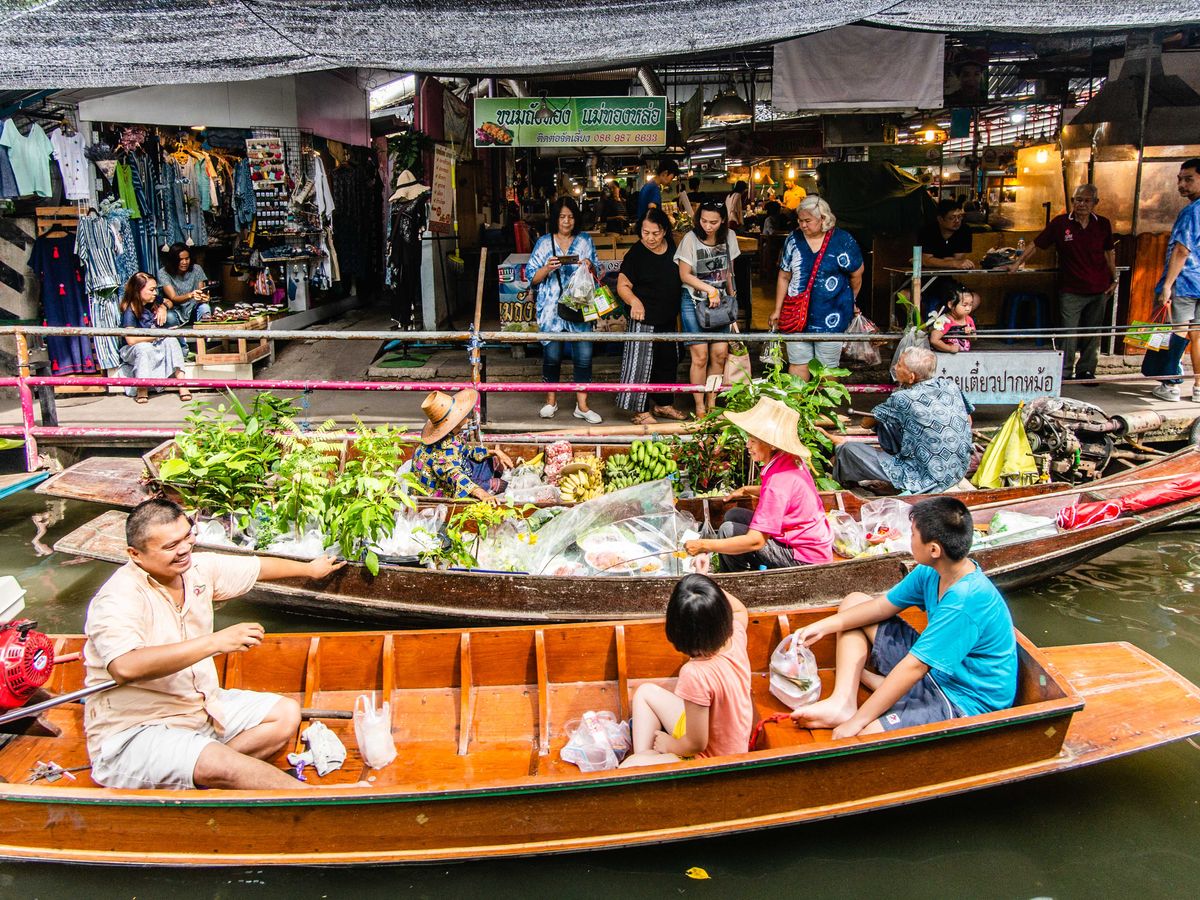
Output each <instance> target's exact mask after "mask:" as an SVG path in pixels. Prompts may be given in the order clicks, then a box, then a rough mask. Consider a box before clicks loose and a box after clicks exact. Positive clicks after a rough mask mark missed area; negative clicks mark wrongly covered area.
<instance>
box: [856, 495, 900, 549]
mask: <svg viewBox="0 0 1200 900" xmlns="http://www.w3.org/2000/svg"><path fill="white" fill-rule="evenodd" d="M911 509H912V507H911V506H909V505H908V504H907V503H905V502H904V501H903V500H897V499H896V498H895V497H881V498H879V499H878V500H872V501H871V502H870V503H864V504H863V505H862V509H861V510H859V514H858V519H859V522H861V523H862V528H863V536H864V538H865V540H866V542H867V547H866V552H867V554H869V555H873V554H876V553H907V552H908V551H909V549H911V540H912V522H911V521H910V520H909V518H908V514H909V512H910V511H911Z"/></svg>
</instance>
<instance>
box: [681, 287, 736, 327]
mask: <svg viewBox="0 0 1200 900" xmlns="http://www.w3.org/2000/svg"><path fill="white" fill-rule="evenodd" d="M692 302H693V303H695V304H696V323H697V324H698V325H699V326H700V327H701V328H703V329H704V330H705V331H715V330H716V329H718V328H726V327H728V326H730V325H732V324H733V323H734V322H736V321H737V317H738V302H737V297H734V296H733V295H732V294H725V293H722V294H721V301H720V302H719V303H718V304H717V305H716V306H709V305H708V301H707V300H696V299H695V298H694V297H693V298H692Z"/></svg>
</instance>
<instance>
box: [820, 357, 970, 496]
mask: <svg viewBox="0 0 1200 900" xmlns="http://www.w3.org/2000/svg"><path fill="white" fill-rule="evenodd" d="M936 367H937V357H936V356H935V355H934V354H933V352H932V351H930V350H925V349H922V348H920V347H909V348H908V349H907V350H905V351H904V353H902V354H901V356H900V361H899V363H898V364H897V366H896V380H897V381H898V382H899V383H900V386H901V390H898V391H896V392H895V393H893V394H892V396H891V397H889V398H888V399H887V400H885V401H884V402H883V403H881V404H879V406H877V407H875V411H874V416H875V421H876V432H877V433H878V435H879V447H874V446H870V445H868V444H865V443H861V442H858V443H855V442H851V441H847V440H846V439H845V438H841V437H838V436H835V437H834V441H835V442H836V443H837V444H838V448H837V452H836V454H835V455H834V468H833V477H834V478H836V479H837V480H838V481H839V482H841V483H842V484H854V483H858V482H863V481H883V482H888V483H890V484H892V485H893V486H895V488H896V489H897V490H899V491H901V492H902V493H906V494H933V493H938V492H940V491H946V490H949V489H950V488H952V487H954V486H955V485H956V484H958V483H959V482H960V481H962V479H963V478H964V477H965V476H966V474H967V465H968V463H969V462H970V460H971V413H973V412H974V411H975V407H974V406H972V405H971V402H970V401H969V400H968V399H967V398H966V397H965V396H964V395H963V392H962V391H961V390H960V389H959V387H958V385H957V384H955V383H954V381H953V380H952V379H950V378H944V377H943V378H933V377H932V375H933V373H934V370H935V369H936Z"/></svg>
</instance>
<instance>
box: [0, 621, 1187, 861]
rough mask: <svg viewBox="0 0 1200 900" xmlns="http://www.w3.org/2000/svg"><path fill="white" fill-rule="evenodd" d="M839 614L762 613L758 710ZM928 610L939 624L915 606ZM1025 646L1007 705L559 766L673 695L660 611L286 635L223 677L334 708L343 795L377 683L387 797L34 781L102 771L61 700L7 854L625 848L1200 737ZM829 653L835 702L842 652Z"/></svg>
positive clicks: (1154, 678) (1135, 689)
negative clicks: (663, 758) (656, 760)
mask: <svg viewBox="0 0 1200 900" xmlns="http://www.w3.org/2000/svg"><path fill="white" fill-rule="evenodd" d="M828 611H829V610H827V609H825V610H812V609H810V610H801V611H792V612H787V613H780V614H779V615H777V616H752V620H751V625H750V628H749V655H750V660H751V664H752V667H753V669H754V676H753V679H752V684H753V689H752V692H753V700H754V705H755V715H756V716H757V717H758V718H760V719H763V718H766V717H768V716H770V715H772V714H775V713H778V712H780V711H782V709H783V708H782V707H781V706H780V705H779V704H778V702H777V701H776V700H775V699H774V698H773V697H771V696H770V694H769V693H768V690H767V675H766V672H767V664H768V659H769V656H770V653H771V650H772V648H773V647H774V646H775V645H776V643H777V642H778V641H779V640H780V639H781V637H782V636H783V635H784V634H788V633H790V632H791V631H792V630H794V629H796V628H798V627H802V626H803V625H804V624H806V623H808V622H810V621H812V620H813V619H814V618H816V617H818V616H820V615H823V614H825V613H827V612H828ZM910 620H911V621H912V622H913V624H914V625H915V626H916V627H921V625H922V620H921V618H920V615H919V614H918V615H916V616H911V617H910ZM80 644H81V639H80V638H78V637H67V638H61V639H58V641H57V645H58V648H59V651H61V652H68V651H72V650H77V649H79V646H80ZM1019 648H1020V649H1019V654H1020V675H1019V690H1018V698H1017V703H1016V705H1015V706H1014V708H1012V709H1008V710H1004V711H1001V712H995V713H990V714H987V715H980V716H972V717H969V718H964V719H957V720H952V721H949V722H942V723H938V724H934V725H926V726H920V727H915V728H906V729H902V730H899V731H893V732H890V733H886V734H881V735H872V736H868V737H858V738H849V739H845V740H840V741H834V740H832V738H831V734H830V732H828V731H822V730H813V731H810V730H806V729H800V728H798V727H796V726H795V725H793V724H792V723H791V722H790V721H787V722H782V723H778V724H770V725H767V726H766V727H765V729H764V739H763V740H762V741H761V742H760V749H757V750H754V751H752V752H745V753H740V754H737V755H734V756H728V757H722V758H715V759H695V760H689V761H683V762H679V763H674V764H669V765H663V766H655V767H652V768H643V769H630V770H614V771H606V772H595V773H591V774H582V773H580V772H579V771H578V770H577V769H576V768H575V767H574V766H571V765H570V764H568V763H565V762H563V761H562V760H561V759H560V756H559V752H560V750H561V749H562V746H563V744H564V743H565V741H566V735H565V733H564V731H565V727H566V725H567V723H568V722H569V721H570V720H572V719H576V718H578V717H579V716H580V715H581V714H582V713H583V712H584V711H586V710H609V711H612V712H614V713H616V714H618V715H619V716H622V717H624V716H627V715H628V714H629V698H630V696H631V692H632V691H633V690H635V689H636V688H637V687H638V685H640V684H642V683H644V682H647V681H652V682H656V683H659V684H663V685H665V686H668V687H670V686H672V685H673V682H674V679H675V677H676V676H677V674H678V671H679V667H680V664H681V663H682V661H683V657H682V656H681V655H680V654H679V653H677V652H676V651H675V650H674V648H673V647H671V646H670V644H668V643H667V641H666V640H665V638H664V636H663V626H662V622H661V621H660V620H655V621H641V622H629V623H606V624H588V625H566V626H548V627H522V628H504V629H475V630H464V631H416V632H401V633H383V632H366V633H343V634H288V635H269V636H268V637H267V639H266V640H265V641H264V643H263V644H262V645H261V646H260V647H258V648H256V649H255V650H253V651H251V652H249V653H246V654H240V655H235V656H232V657H225V658H218V660H217V663H218V668H219V670H220V672H221V674H222V678H223V680H224V684H225V686H226V687H241V688H248V689H255V690H270V691H276V692H278V693H281V694H284V695H285V696H289V697H293V698H295V699H296V700H297V701H299V702H300V703H301V705H302V706H303V707H305V708H316V710H319V712H316V713H315V717H317V718H322V719H323V720H324V721H325V724H326V725H327V726H328V727H330V728H331V729H332V730H333V731H334V732H335V733H337V734H338V736H339V737H340V738H341V739H342V741H343V743H344V744H345V745H346V747H347V750H348V751H349V755H348V757H347V760H346V763H345V765H344V766H343V767H342V768H341V769H340V770H339V771H336V772H333V773H330V775H328V776H327V777H326V778H325V779H319V778H317V776H316V775H315V774H310V776H309V777H310V778H312V779H313V780H314V781H316V782H323V783H325V784H334V785H337V784H351V783H353V782H356V781H359V780H361V779H362V777H363V776H364V774H366V770H365V769H364V768H363V766H362V763H361V758H360V756H359V755H358V752H357V745H356V743H355V739H354V737H353V728H352V725H351V723H350V722H349V721H347V720H346V719H344V718H331V717H329V714H328V710H341V711H346V710H350V709H352V708H353V706H354V700H355V697H356V696H358V695H359V694H361V693H364V692H380V696H381V699H387V700H389V701H390V702H391V711H392V712H391V714H392V734H393V737H394V738H395V741H396V743H397V745H398V749H399V756H398V757H397V759H396V761H395V762H394V763H392V764H391V765H389V766H387V767H386V768H384V769H382V770H380V771H379V772H377V773H375V780H374V782H373V783H372V784H371V786H370V787H345V788H340V789H332V790H313V791H308V792H297V791H211V790H210V791H205V790H182V791H160V790H146V791H133V790H111V789H106V788H101V787H98V786H96V785H95V784H94V783H93V782H92V781H91V779H90V778H89V775H88V773H87V772H86V771H79V772H77V773H76V780H68V779H62V780H59V781H57V782H54V783H47V782H46V781H44V780H40V781H37V782H36V783H27V781H28V779H29V777H30V774H31V770H32V768H33V766H34V765H35V763H36V762H37V761H38V760H42V761H53V762H55V763H57V764H59V765H60V766H63V767H65V768H75V767H86V765H87V762H88V759H87V754H86V749H85V746H84V741H83V736H82V730H81V721H82V710H81V708H80V707H79V706H78V705H77V704H76V705H64V706H60V707H57V708H55V709H52V710H50V711H49V712H47V713H43V715H42V719H41V722H40V724H41V725H43V726H45V727H44V728H38V727H36V726H35V727H32V728H29V729H28V731H29V732H30V733H28V734H21V735H19V736H15V737H12V738H11V739H9V740H8V741H7V743H5V744H3V745H2V746H0V776H2V777H3V779H5V780H6V781H7V783H4V784H0V857H4V858H8V859H20V860H38V861H43V862H44V861H60V862H72V863H87V864H96V863H110V864H126V865H139V866H145V865H162V866H264V865H327V866H345V865H355V864H362V865H373V864H380V863H401V862H407V863H416V862H434V861H437V862H448V861H451V860H464V859H477V858H497V857H507V856H529V855H538V854H546V853H559V852H567V851H581V850H598V849H605V848H614V847H628V846H635V845H639V844H652V843H662V842H666V841H680V840H691V839H694V838H701V837H709V836H715V835H725V834H731V833H736V832H745V831H751V830H755V829H759V828H768V827H776V826H783V825H793V824H798V823H802V822H812V821H817V820H821V819H827V818H831V817H835V816H842V815H847V814H850V813H857V812H867V811H870V810H876V809H883V808H887V807H892V806H900V805H905V804H909V803H915V802H917V801H919V800H928V799H933V798H937V797H943V796H947V795H951V794H957V793H961V792H964V791H969V790H975V789H979V788H985V787H991V786H994V785H1001V784H1008V783H1012V782H1015V781H1020V780H1023V779H1027V778H1032V777H1035V776H1039V775H1048V774H1052V773H1055V772H1062V771H1067V770H1070V769H1074V768H1077V767H1079V766H1084V765H1089V764H1092V763H1096V762H1100V761H1103V760H1106V759H1112V758H1114V757H1119V756H1123V755H1125V754H1128V753H1133V752H1136V751H1139V750H1145V749H1148V748H1151V747H1156V746H1159V745H1161V744H1165V743H1167V742H1169V741H1175V740H1179V739H1182V738H1185V737H1188V736H1189V735H1192V734H1195V733H1196V732H1198V731H1200V689H1198V688H1197V687H1196V686H1195V685H1193V684H1190V683H1189V682H1188V681H1186V680H1185V679H1184V678H1182V677H1181V676H1179V675H1178V674H1176V673H1175V672H1173V671H1172V670H1171V669H1169V668H1167V667H1166V666H1165V665H1163V664H1162V663H1160V662H1158V661H1157V660H1155V659H1153V658H1152V657H1150V656H1149V655H1148V654H1146V653H1144V652H1142V651H1141V650H1138V649H1137V648H1135V647H1132V646H1130V645H1129V644H1124V643H1110V644H1092V645H1084V646H1071V647H1057V648H1049V649H1045V650H1039V649H1038V648H1036V647H1034V646H1033V645H1032V644H1031V643H1030V642H1029V641H1028V640H1026V639H1025V638H1023V637H1021V638H1020V639H1019ZM814 649H815V651H816V655H817V659H818V664H819V666H820V667H821V669H822V671H821V676H822V681H823V682H825V685H824V686H825V690H826V691H828V690H829V681H830V680H831V679H832V672H831V671H830V669H829V667H830V666H831V665H832V656H833V651H834V648H833V639H832V638H830V639H828V640H826V641H825V642H823V643H821V644H818V645H817V646H816V647H815V648H814ZM54 678H55V680H54V682H52V685H51V686H52V687H53V689H54V690H56V691H69V690H73V689H75V688H77V687H78V686H79V679H80V671H79V667H78V666H72V665H64V666H59V667H57V668H56V672H55V676H54ZM26 721H29V720H26ZM10 727H11V726H10ZM36 731H45V732H49V734H46V735H44V736H35V735H34V734H33V732H36ZM54 732H58V733H57V734H56V735H55V734H54ZM0 740H3V738H2V737H0ZM289 749H290V748H289ZM281 755H282V754H281ZM275 762H276V764H278V765H280V766H283V765H285V763H284V761H283V760H282V759H278V760H276V761H275ZM310 772H311V770H310ZM165 835H170V836H171V839H170V840H163V839H162V837H163V836H165Z"/></svg>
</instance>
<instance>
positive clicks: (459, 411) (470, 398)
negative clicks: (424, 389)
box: [421, 388, 479, 444]
mask: <svg viewBox="0 0 1200 900" xmlns="http://www.w3.org/2000/svg"><path fill="white" fill-rule="evenodd" d="M478 396H479V392H478V391H474V390H472V389H471V388H467V389H466V390H462V391H459V392H458V393H457V394H455V395H454V396H453V397H451V396H450V395H449V394H443V393H442V392H441V391H434V392H433V393H431V394H430V395H429V396H428V397H426V398H425V402H423V403H422V404H421V412H423V413H425V417H426V418H427V419H429V422H428V423H427V424H426V425H425V427H424V428H422V429H421V443H422V444H433V443H436V442H437V441H440V440H441V439H442V438H444V437H445V436H446V435H448V434H449V433H450V432H452V431H454V429H456V428H457V427H458V426H459V425H461V424H462V421H463V419H465V418H466V417H467V416H468V415H470V413H471V410H473V409H474V408H475V400H476V398H477V397H478Z"/></svg>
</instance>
